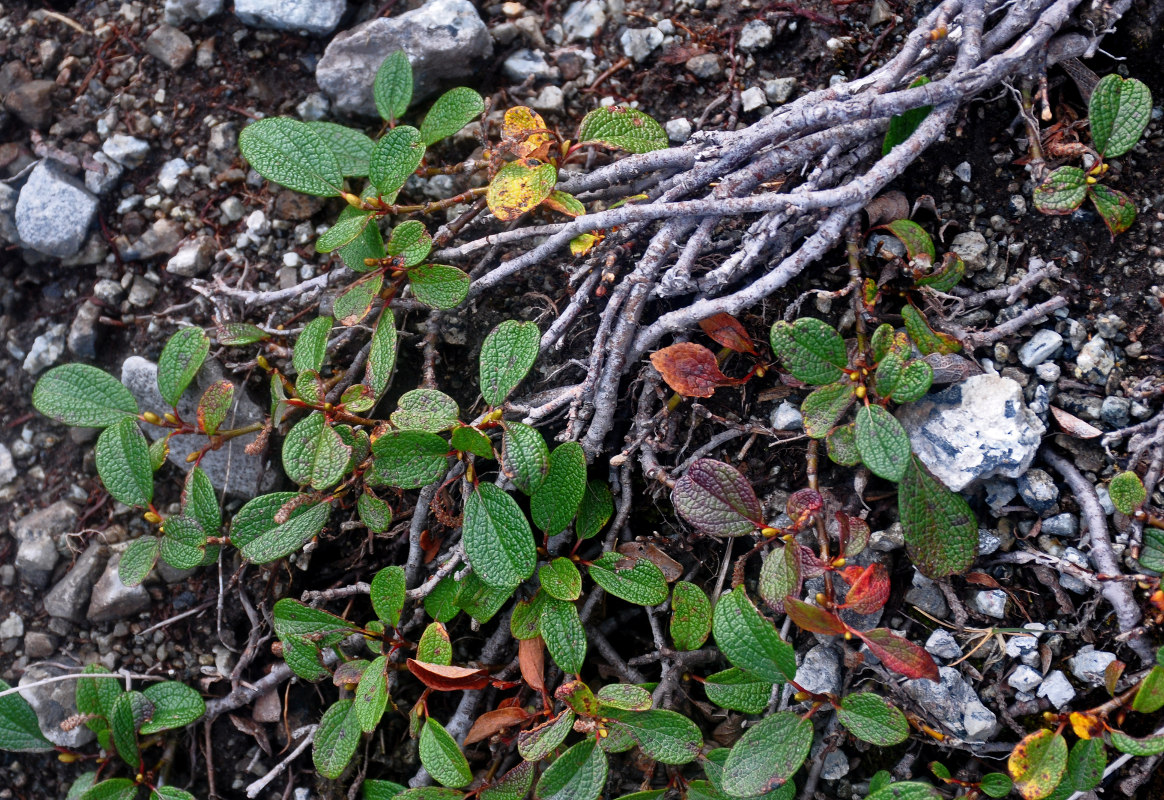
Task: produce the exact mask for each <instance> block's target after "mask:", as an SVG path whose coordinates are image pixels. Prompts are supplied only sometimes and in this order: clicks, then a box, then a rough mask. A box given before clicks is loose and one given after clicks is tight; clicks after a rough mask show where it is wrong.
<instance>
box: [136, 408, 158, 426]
mask: <svg viewBox="0 0 1164 800" xmlns="http://www.w3.org/2000/svg"><path fill="white" fill-rule="evenodd" d="M141 418H142V419H144V420H145V421H146V422H148V423H149V424H151V425H161V424H162V418H161V417H159V416H158V415H157V414H155V413H154V412H152V411H147V412H145V413H144V414H142V415H141Z"/></svg>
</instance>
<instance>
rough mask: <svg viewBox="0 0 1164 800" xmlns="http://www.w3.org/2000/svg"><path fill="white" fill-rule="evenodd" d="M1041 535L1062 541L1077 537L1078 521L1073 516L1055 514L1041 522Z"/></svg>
mask: <svg viewBox="0 0 1164 800" xmlns="http://www.w3.org/2000/svg"><path fill="white" fill-rule="evenodd" d="M1043 533H1046V534H1048V535H1050V536H1058V537H1061V538H1064V539H1074V538H1075V537H1076V536H1078V535H1079V519H1078V518H1077V517H1076V516H1075V515H1074V514H1056V515H1055V516H1053V517H1047V518H1046V519H1045V520H1043Z"/></svg>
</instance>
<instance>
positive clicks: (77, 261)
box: [61, 231, 109, 267]
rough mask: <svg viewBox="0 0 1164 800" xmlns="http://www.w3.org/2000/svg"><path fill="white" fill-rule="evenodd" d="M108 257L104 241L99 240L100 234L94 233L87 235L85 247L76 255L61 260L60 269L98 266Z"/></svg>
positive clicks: (107, 249)
mask: <svg viewBox="0 0 1164 800" xmlns="http://www.w3.org/2000/svg"><path fill="white" fill-rule="evenodd" d="M108 255H109V248H108V247H107V246H106V245H105V240H104V239H102V238H101V233H100V232H98V231H94V232H92V233H90V234H89V238H88V239H86V240H85V245H84V246H83V247H82V248H81V250H80V252H78V253H77V254H76V255H71V256H69V257H68V258H62V259H61V266H62V267H84V266H92V265H94V264H100V263H101V262H102V261H104V260H105V257H106V256H108Z"/></svg>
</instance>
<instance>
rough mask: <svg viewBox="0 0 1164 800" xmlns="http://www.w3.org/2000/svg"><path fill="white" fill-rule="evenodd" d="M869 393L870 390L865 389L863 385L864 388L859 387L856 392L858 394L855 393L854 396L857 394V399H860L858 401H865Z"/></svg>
mask: <svg viewBox="0 0 1164 800" xmlns="http://www.w3.org/2000/svg"><path fill="white" fill-rule="evenodd" d="M868 393H869V390H868V389H866V388H865V387H864V386H863V385H862V386H858V387H857V391H856V392H854V394H856V395H857V399H858V400H864V399H865V395H867V394H868Z"/></svg>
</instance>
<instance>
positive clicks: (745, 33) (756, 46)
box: [738, 19, 772, 52]
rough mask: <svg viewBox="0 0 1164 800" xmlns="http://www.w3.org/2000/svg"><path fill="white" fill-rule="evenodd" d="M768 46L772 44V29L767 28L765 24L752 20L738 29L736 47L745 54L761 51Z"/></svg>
mask: <svg viewBox="0 0 1164 800" xmlns="http://www.w3.org/2000/svg"><path fill="white" fill-rule="evenodd" d="M770 44H772V29H771V28H769V27H768V24H767V23H766V22H763V21H762V20H758V19H753V20H750V21H748V22H746V23H744V27H743V28H741V29H740V40H739V43H738V46H739V48H740V49H741V50H744V51H746V52H751V51H753V50H763V49H764V48H765V47H767V46H768V45H770Z"/></svg>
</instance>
